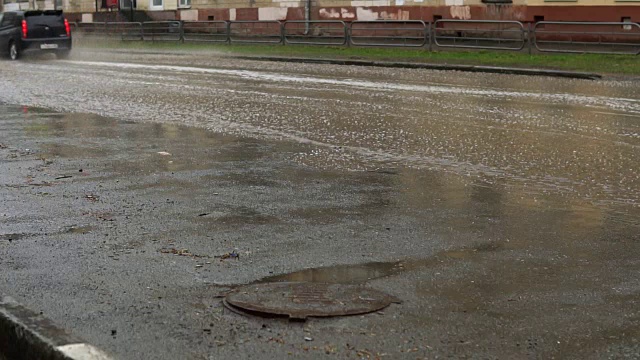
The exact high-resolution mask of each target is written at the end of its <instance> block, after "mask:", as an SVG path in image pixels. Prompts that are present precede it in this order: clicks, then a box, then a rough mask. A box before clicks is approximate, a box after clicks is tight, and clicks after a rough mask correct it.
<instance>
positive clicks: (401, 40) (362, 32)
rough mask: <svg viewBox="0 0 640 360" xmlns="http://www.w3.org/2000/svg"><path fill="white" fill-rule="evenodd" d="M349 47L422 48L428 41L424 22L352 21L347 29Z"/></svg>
mask: <svg viewBox="0 0 640 360" xmlns="http://www.w3.org/2000/svg"><path fill="white" fill-rule="evenodd" d="M349 39H350V41H351V45H355V46H393V47H423V46H425V44H427V42H428V41H429V26H428V25H427V23H425V22H424V21H418V20H406V21H403V20H396V21H353V22H351V26H350V28H349Z"/></svg>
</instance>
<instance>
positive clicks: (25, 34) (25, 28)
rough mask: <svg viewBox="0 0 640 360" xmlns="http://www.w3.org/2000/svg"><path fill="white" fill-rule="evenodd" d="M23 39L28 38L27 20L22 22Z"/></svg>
mask: <svg viewBox="0 0 640 360" xmlns="http://www.w3.org/2000/svg"><path fill="white" fill-rule="evenodd" d="M22 37H23V38H25V39H26V38H27V20H22Z"/></svg>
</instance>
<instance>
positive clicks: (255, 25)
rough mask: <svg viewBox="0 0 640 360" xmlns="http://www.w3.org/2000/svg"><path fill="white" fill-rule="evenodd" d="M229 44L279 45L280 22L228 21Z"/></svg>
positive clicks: (280, 41)
mask: <svg viewBox="0 0 640 360" xmlns="http://www.w3.org/2000/svg"><path fill="white" fill-rule="evenodd" d="M227 31H228V32H227V34H228V36H229V43H262V44H281V43H282V41H283V40H282V24H281V23H280V21H276V20H274V21H229V25H228V27H227Z"/></svg>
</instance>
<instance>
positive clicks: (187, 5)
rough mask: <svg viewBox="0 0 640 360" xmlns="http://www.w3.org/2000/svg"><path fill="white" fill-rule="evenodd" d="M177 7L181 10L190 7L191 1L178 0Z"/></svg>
mask: <svg viewBox="0 0 640 360" xmlns="http://www.w3.org/2000/svg"><path fill="white" fill-rule="evenodd" d="M178 6H179V7H182V8H185V7H191V0H180V1H179V2H178Z"/></svg>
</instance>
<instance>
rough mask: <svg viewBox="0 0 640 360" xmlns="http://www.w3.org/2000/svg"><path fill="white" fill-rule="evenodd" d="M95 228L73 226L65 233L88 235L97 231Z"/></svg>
mask: <svg viewBox="0 0 640 360" xmlns="http://www.w3.org/2000/svg"><path fill="white" fill-rule="evenodd" d="M95 228H96V227H95V226H90V225H87V226H71V227H70V228H68V229H67V230H66V231H65V233H67V234H86V233H89V232H91V231H93V230H95Z"/></svg>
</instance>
